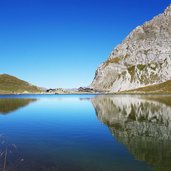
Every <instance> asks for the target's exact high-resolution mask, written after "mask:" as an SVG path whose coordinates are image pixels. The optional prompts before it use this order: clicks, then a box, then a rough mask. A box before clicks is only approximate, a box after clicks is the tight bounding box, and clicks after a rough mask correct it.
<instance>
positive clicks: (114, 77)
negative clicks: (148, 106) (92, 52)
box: [90, 5, 171, 92]
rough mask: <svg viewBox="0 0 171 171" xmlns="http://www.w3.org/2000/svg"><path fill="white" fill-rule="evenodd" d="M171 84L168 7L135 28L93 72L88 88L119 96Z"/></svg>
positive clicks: (170, 43) (170, 28) (170, 35)
mask: <svg viewBox="0 0 171 171" xmlns="http://www.w3.org/2000/svg"><path fill="white" fill-rule="evenodd" d="M169 80H171V5H169V6H168V7H167V8H166V10H165V11H164V12H163V13H162V14H159V15H158V16H155V17H154V18H153V19H152V20H150V21H147V22H145V23H144V24H143V25H142V26H138V27H136V28H135V29H134V30H133V31H132V32H131V33H130V34H129V35H128V36H127V37H126V39H125V40H124V41H123V42H122V43H121V44H119V45H118V46H116V48H115V49H114V50H113V51H112V53H111V54H110V56H109V58H108V59H107V60H106V61H105V62H104V63H102V64H101V65H100V66H99V68H98V69H97V70H96V74H95V77H94V80H93V82H92V83H91V85H90V87H92V88H94V89H96V90H101V91H105V92H121V91H127V90H133V89H137V88H140V87H145V86H150V85H155V84H160V83H163V82H166V81H169Z"/></svg>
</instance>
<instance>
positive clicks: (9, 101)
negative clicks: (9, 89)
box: [0, 98, 37, 114]
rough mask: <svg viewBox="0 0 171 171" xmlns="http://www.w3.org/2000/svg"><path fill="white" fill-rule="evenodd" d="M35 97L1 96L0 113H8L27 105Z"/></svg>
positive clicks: (33, 100)
mask: <svg viewBox="0 0 171 171" xmlns="http://www.w3.org/2000/svg"><path fill="white" fill-rule="evenodd" d="M36 100H37V99H24V98H21V99H19V98H1V99H0V114H8V113H10V112H13V111H15V110H18V109H19V108H21V107H24V106H27V105H29V104H30V103H32V102H35V101H36Z"/></svg>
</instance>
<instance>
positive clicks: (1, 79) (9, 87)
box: [0, 74, 41, 94]
mask: <svg viewBox="0 0 171 171" xmlns="http://www.w3.org/2000/svg"><path fill="white" fill-rule="evenodd" d="M40 92H41V89H40V88H38V87H36V86H34V85H31V84H29V83H28V82H26V81H23V80H20V79H18V78H16V77H14V76H11V75H8V74H1V75H0V94H14V93H40Z"/></svg>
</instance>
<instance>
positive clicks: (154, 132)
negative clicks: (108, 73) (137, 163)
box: [91, 96, 171, 171]
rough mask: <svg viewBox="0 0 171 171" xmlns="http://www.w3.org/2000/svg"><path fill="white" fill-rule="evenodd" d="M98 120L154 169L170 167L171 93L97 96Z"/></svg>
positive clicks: (158, 170)
mask: <svg viewBox="0 0 171 171" xmlns="http://www.w3.org/2000/svg"><path fill="white" fill-rule="evenodd" d="M91 101H92V104H93V106H94V108H95V110H96V114H97V117H98V119H99V120H100V121H101V122H103V123H104V124H106V125H107V126H108V127H109V129H110V130H111V132H112V134H113V136H114V137H115V138H117V140H118V141H119V142H121V143H123V144H124V145H125V146H126V147H127V148H128V150H129V151H130V152H131V153H132V154H133V155H134V156H135V158H136V159H138V160H143V161H145V162H147V163H148V164H150V165H152V166H153V168H154V170H156V171H163V170H165V171H169V170H170V168H171V148H170V147H171V97H170V96H161V97H159V96H153V97H150V96H139V97H138V96H97V97H95V98H93V99H91Z"/></svg>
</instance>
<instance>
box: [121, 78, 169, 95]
mask: <svg viewBox="0 0 171 171" xmlns="http://www.w3.org/2000/svg"><path fill="white" fill-rule="evenodd" d="M121 93H131V94H136V93H144V94H162V93H163V94H171V80H169V81H166V82H163V83H160V84H155V85H150V86H146V87H141V88H138V89H134V90H129V91H123V92H121Z"/></svg>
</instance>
